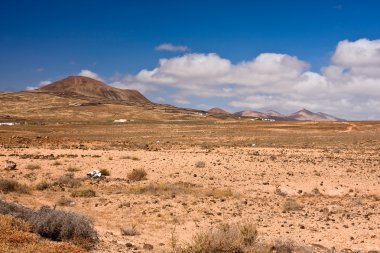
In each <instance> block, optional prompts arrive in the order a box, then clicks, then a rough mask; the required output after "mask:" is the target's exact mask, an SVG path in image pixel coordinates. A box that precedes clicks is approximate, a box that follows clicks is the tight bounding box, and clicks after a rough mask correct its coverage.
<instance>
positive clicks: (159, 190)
mask: <svg viewBox="0 0 380 253" xmlns="http://www.w3.org/2000/svg"><path fill="white" fill-rule="evenodd" d="M129 193H133V194H153V195H163V194H165V195H170V196H176V195H179V194H191V195H196V196H202V197H214V198H229V197H233V196H234V193H233V192H232V190H231V189H219V188H217V189H205V188H202V187H200V186H199V185H196V184H193V183H188V182H182V181H180V182H176V183H161V184H152V183H151V184H147V185H142V186H134V187H131V188H130V189H129Z"/></svg>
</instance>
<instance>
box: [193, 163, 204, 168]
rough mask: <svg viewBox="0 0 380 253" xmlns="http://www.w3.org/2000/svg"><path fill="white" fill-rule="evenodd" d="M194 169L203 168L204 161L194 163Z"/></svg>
mask: <svg viewBox="0 0 380 253" xmlns="http://www.w3.org/2000/svg"><path fill="white" fill-rule="evenodd" d="M195 167H196V168H204V167H206V163H205V162H204V161H198V162H196V163H195Z"/></svg>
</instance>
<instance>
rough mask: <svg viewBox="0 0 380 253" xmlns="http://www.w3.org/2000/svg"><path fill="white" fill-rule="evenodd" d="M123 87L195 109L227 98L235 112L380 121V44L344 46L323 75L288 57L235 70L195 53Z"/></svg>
mask: <svg viewBox="0 0 380 253" xmlns="http://www.w3.org/2000/svg"><path fill="white" fill-rule="evenodd" d="M118 82H119V84H118V85H119V86H122V87H136V89H140V88H141V89H142V90H143V91H145V92H147V91H157V90H161V89H163V88H165V87H167V88H169V89H168V90H173V93H175V95H176V96H177V98H180V99H177V101H176V102H177V103H180V102H186V103H182V104H187V102H189V103H191V102H192V99H189V97H203V98H207V97H223V98H224V99H223V100H227V101H229V102H227V104H228V105H229V106H231V107H234V108H235V109H236V110H238V109H246V108H252V109H256V110H257V109H261V108H270V109H275V110H278V111H282V112H290V111H292V110H293V111H294V110H298V109H301V108H308V109H310V110H315V111H322V112H326V113H329V114H334V115H336V116H340V117H344V118H348V119H367V118H373V117H377V118H380V107H379V106H378V103H379V102H377V101H380V40H372V41H371V40H368V39H360V40H357V41H353V42H351V41H347V40H345V41H341V42H339V43H338V45H337V47H336V50H335V52H334V54H333V56H332V58H331V65H329V66H326V67H324V68H322V70H321V72H320V73H318V72H313V71H310V70H309V64H308V63H306V62H304V61H302V60H299V59H298V58H297V57H295V56H290V55H287V54H274V53H263V54H260V55H258V56H257V57H256V58H254V59H252V60H249V61H244V62H240V63H236V64H234V63H232V62H231V61H230V60H229V59H225V58H222V57H220V56H219V55H217V54H214V53H210V54H196V53H193V54H186V55H183V56H180V57H173V58H170V59H161V60H160V61H159V64H158V66H157V67H156V68H154V69H151V70H148V69H143V70H141V71H140V72H139V73H137V74H136V75H135V76H130V75H129V76H126V77H124V78H121V79H120V80H119V81H118ZM169 95H170V94H169Z"/></svg>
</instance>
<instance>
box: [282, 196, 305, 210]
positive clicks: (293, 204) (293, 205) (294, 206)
mask: <svg viewBox="0 0 380 253" xmlns="http://www.w3.org/2000/svg"><path fill="white" fill-rule="evenodd" d="M302 209H303V205H301V204H299V203H298V202H297V201H296V200H295V199H287V200H286V201H285V203H284V209H283V210H284V212H290V211H300V210H302Z"/></svg>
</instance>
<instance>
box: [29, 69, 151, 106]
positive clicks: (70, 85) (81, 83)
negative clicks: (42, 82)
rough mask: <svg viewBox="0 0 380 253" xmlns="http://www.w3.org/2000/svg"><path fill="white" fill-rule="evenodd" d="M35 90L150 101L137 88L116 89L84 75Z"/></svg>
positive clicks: (130, 100)
mask: <svg viewBox="0 0 380 253" xmlns="http://www.w3.org/2000/svg"><path fill="white" fill-rule="evenodd" d="M35 91H36V92H48V93H55V94H58V95H63V96H67V97H70V96H84V97H89V98H97V99H106V100H116V101H125V102H131V103H151V102H150V101H149V100H148V99H147V98H146V97H144V96H143V95H142V94H141V93H140V92H138V91H137V90H128V89H118V88H115V87H112V86H109V85H107V84H105V83H103V82H101V81H98V80H95V79H92V78H89V77H84V76H69V77H67V78H65V79H62V80H59V81H56V82H53V83H51V84H48V85H46V86H44V87H41V88H39V89H37V90H35Z"/></svg>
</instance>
